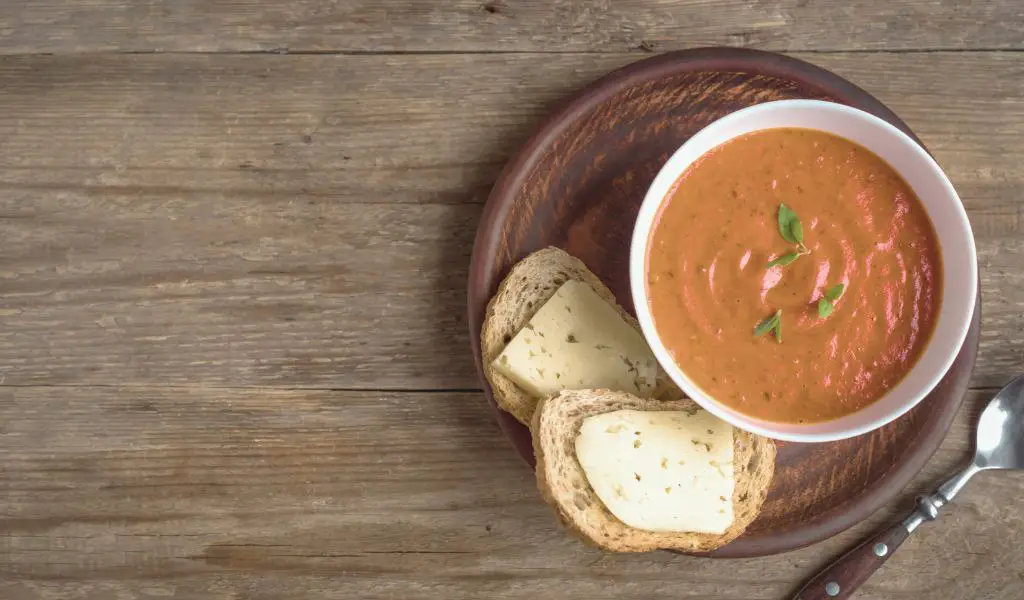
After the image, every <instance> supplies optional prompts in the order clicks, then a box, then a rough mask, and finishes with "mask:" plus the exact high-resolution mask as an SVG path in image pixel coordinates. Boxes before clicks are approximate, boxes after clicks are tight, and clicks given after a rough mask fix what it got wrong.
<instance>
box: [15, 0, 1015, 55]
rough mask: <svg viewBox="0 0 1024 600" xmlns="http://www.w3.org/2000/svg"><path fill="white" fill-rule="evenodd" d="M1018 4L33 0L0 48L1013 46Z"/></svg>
mask: <svg viewBox="0 0 1024 600" xmlns="http://www.w3.org/2000/svg"><path fill="white" fill-rule="evenodd" d="M1021 16H1022V13H1021V10H1020V6H1019V4H1017V3H1015V2H1013V1H1012V0H1003V1H998V2H989V1H985V0H969V1H965V2H933V1H929V0H911V1H904V2H882V1H880V0H858V1H857V2H852V3H851V2H843V1H842V0H817V1H814V2H809V1H808V0H754V1H749V0H682V1H680V0H616V1H614V2H612V1H609V0H601V1H599V2H579V1H577V0H554V1H547V0H453V1H449V2H436V3H430V2H410V1H409V0H376V1H375V0H347V1H343V2H337V1H329V0H296V1H293V2H277V3H268V2H265V1H263V0H210V1H201V0H188V1H180V0H147V1H145V2H106V1H102V0H85V1H76V0H37V1H34V2H30V3H16V2H9V3H5V4H4V5H3V6H0V53H25V52H97V51H112V50H116V51H128V52H152V51H157V52H238V51H249V52H251V51H277V52H285V51H306V52H308V51H320V52H322V51H347V52H415V51H432V52H437V51H458V52H481V51H482V52H494V51H502V52H510V51H515V52H523V51H530V52H565V51H587V52H623V51H630V50H632V51H635V52H637V53H643V52H650V51H662V50H674V49H680V48H686V47H693V46H701V45H713V44H714V45H717V44H727V45H731V46H746V47H756V48H762V49H770V50H781V51H788V52H793V51H799V50H898V49H914V50H917V49H928V50H938V49H979V48H987V49H1020V48H1022V47H1024V25H1022V20H1021Z"/></svg>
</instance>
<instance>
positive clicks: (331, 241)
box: [0, 53, 1024, 389]
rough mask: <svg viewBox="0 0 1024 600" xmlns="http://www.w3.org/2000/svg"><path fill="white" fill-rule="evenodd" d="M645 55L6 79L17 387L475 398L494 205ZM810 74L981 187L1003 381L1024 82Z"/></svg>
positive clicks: (859, 57)
mask: <svg viewBox="0 0 1024 600" xmlns="http://www.w3.org/2000/svg"><path fill="white" fill-rule="evenodd" d="M632 58H633V57H631V56H627V55H612V56H605V55H602V56H593V55H558V56H533V55H508V56H505V55H501V56H493V55H492V56H474V57H467V56H415V57H412V56H401V57H397V56H392V57H379V56H365V57H344V56H217V57H213V56H182V55H151V56H93V57H47V56H39V57H9V58H7V59H5V60H3V61H0V235H2V236H3V239H4V244H3V246H2V249H0V261H2V262H0V264H2V267H0V289H2V290H3V295H2V300H0V376H2V378H3V381H4V382H6V383H8V384H19V385H21V384H39V383H46V384H76V383H89V384H103V385H111V384H125V383H133V384H155V385H168V384H187V383H203V384H206V385H217V386H245V385H268V386H279V387H319V388H352V387H358V388H388V389H422V388H431V389H435V388H475V387H476V386H477V385H478V383H477V379H476V375H475V372H474V370H473V368H472V364H471V361H470V357H469V351H468V341H467V340H466V333H465V331H466V324H465V322H464V316H463V315H464V283H465V278H466V270H467V263H468V260H469V248H470V245H471V242H472V238H473V233H474V229H475V226H476V221H477V219H478V218H479V214H480V206H481V203H482V202H483V200H484V198H485V197H486V192H487V190H488V188H489V186H490V184H491V182H492V181H493V178H494V177H495V175H496V172H497V170H498V169H499V168H500V165H501V163H502V161H503V160H504V159H505V158H506V157H507V156H508V154H509V153H510V152H512V151H513V150H514V149H515V147H516V146H517V145H518V144H519V143H521V141H522V140H523V139H525V137H526V136H528V135H529V132H530V131H531V130H532V128H533V127H534V126H535V125H536V122H537V121H538V120H539V119H540V118H541V117H542V116H543V115H544V114H545V113H546V112H547V110H549V107H550V105H551V104H553V103H555V102H556V101H557V100H558V99H559V98H561V97H563V96H564V95H565V94H567V93H568V92H569V91H570V90H572V89H574V88H576V87H578V86H579V85H582V84H583V83H584V82H586V81H588V80H591V79H593V78H594V77H597V76H599V75H600V74H602V73H604V72H606V71H607V70H609V69H611V68H614V67H616V66H619V65H621V64H625V63H627V62H629V61H630V60H632ZM815 58H816V60H817V61H818V62H820V63H822V64H823V65H825V66H827V67H830V68H833V69H835V70H836V71H838V72H840V73H842V74H844V75H847V76H849V77H850V78H851V79H853V80H854V81H856V82H858V83H860V84H861V85H863V86H864V87H866V88H867V89H869V90H871V91H873V92H874V93H876V94H877V95H878V96H879V97H880V98H882V99H883V100H884V101H886V102H887V103H889V104H890V105H891V106H892V107H893V108H894V109H895V110H896V111H897V112H898V113H900V114H901V115H902V116H903V117H904V118H905V119H906V120H907V121H908V122H909V123H910V125H911V126H912V127H913V128H914V129H915V131H917V132H918V134H919V135H920V136H921V137H922V139H924V141H925V142H926V143H927V144H928V146H929V147H930V148H931V149H932V150H933V151H934V153H935V154H936V156H937V157H938V159H939V161H940V162H941V163H942V164H943V165H945V166H946V168H947V170H948V171H949V173H950V175H951V177H952V178H953V180H954V182H955V183H956V184H957V186H958V188H959V189H960V191H961V193H962V195H963V197H964V200H965V203H966V204H967V206H968V209H969V212H970V215H971V218H972V221H973V224H974V227H975V231H976V234H977V238H978V244H979V249H980V252H981V264H982V286H983V298H984V326H983V342H982V344H983V347H982V353H981V356H980V358H979V363H978V369H977V376H976V379H975V383H976V385H990V386H992V385H1000V384H1002V383H1003V382H1004V381H1005V380H1006V379H1008V378H1009V377H1010V376H1012V375H1013V374H1015V373H1016V372H1017V371H1019V370H1020V369H1021V367H1022V366H1024V336H1021V335H1019V334H1020V332H1021V331H1024V310H1022V308H1024V294H1022V291H1021V290H1024V272H1022V271H1021V268H1020V266H1021V264H1024V241H1022V237H1021V234H1022V233H1024V229H1022V228H1024V167H1022V166H1021V164H1020V162H1019V160H1018V159H1017V157H1019V156H1021V155H1024V77H1022V75H1024V65H1022V63H1021V62H1020V61H1019V60H1017V59H1016V58H1015V57H1013V56H1011V55H1009V54H1005V53H980V54H974V53H971V54H960V53H949V54H885V55H874V54H872V55H864V54H846V55H829V56H827V57H826V56H824V55H822V56H817V57H815ZM481 73H486V74H487V76H486V77H483V76H481V75H480V74H481ZM978 90H984V93H979V92H978Z"/></svg>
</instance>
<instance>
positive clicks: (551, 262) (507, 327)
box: [480, 248, 678, 426]
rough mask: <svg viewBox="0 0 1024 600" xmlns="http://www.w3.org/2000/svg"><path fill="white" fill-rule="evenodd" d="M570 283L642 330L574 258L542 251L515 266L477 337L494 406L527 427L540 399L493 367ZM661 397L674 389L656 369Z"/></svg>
mask: <svg viewBox="0 0 1024 600" xmlns="http://www.w3.org/2000/svg"><path fill="white" fill-rule="evenodd" d="M570 279H572V280H576V281H580V282H583V283H586V284H587V285H589V286H590V287H591V288H593V290H594V291H595V292H596V293H597V295H598V296H600V297H601V298H603V299H604V300H606V301H607V302H608V304H610V305H612V306H614V307H615V309H616V310H617V311H618V312H619V314H620V315H622V318H623V319H625V321H626V322H627V323H629V324H630V325H631V326H632V327H633V328H635V329H636V330H637V331H639V330H640V325H639V324H638V323H637V321H636V319H635V318H633V316H632V315H630V314H629V313H628V312H626V310H625V309H624V308H622V307H621V306H619V304H618V302H617V301H616V300H615V295H614V294H612V292H611V290H609V289H608V287H607V286H606V285H605V284H604V283H602V282H601V280H600V279H598V277H597V275H594V274H593V273H592V272H591V271H590V269H588V268H587V266H586V265H584V264H583V262H582V261H581V260H579V259H578V258H575V257H573V256H570V255H569V254H567V253H566V252H565V251H563V250H560V249H558V248H545V249H543V250H538V251H537V252H534V253H533V254H530V255H529V256H527V257H526V258H524V259H523V260H521V261H519V262H518V263H516V265H515V266H513V267H512V270H511V272H509V274H508V276H506V277H505V280H504V281H502V282H501V285H500V286H499V287H498V292H497V293H496V294H495V295H494V297H493V298H491V301H490V302H489V303H488V304H487V312H486V313H485V315H484V326H483V330H482V331H481V334H480V348H481V350H480V351H481V354H483V364H484V375H485V376H486V378H487V381H488V383H490V384H491V389H492V390H493V392H494V399H495V402H497V403H498V406H500V407H501V408H502V409H504V410H505V411H507V412H509V413H511V414H512V416H514V417H515V418H516V419H518V420H519V421H520V422H521V423H523V424H524V425H526V426H529V425H530V422H531V418H532V417H533V411H534V408H535V407H536V406H537V402H538V400H539V399H538V398H534V397H533V396H531V395H530V394H528V393H527V392H526V391H525V390H523V389H522V388H520V387H519V386H517V385H516V384H515V383H513V382H512V380H510V379H508V378H507V377H505V376H504V375H502V374H501V373H499V372H498V371H497V370H495V369H494V367H492V366H491V363H492V362H493V361H494V359H495V358H497V357H498V355H500V354H501V351H502V350H504V349H505V346H506V345H507V344H508V343H509V342H510V341H511V340H512V338H513V337H515V335H516V334H517V333H519V330H520V329H522V328H523V327H525V326H526V324H527V323H528V322H529V321H530V319H531V318H532V317H533V315H534V314H536V312H537V311H538V310H540V307H541V306H543V305H544V303H545V302H547V301H548V300H549V299H550V298H551V297H552V296H554V295H555V292H556V291H557V290H558V288H559V287H560V286H561V285H562V284H563V283H565V282H566V281H569V280H570ZM664 394H671V395H673V396H674V395H677V394H678V390H677V389H676V388H675V386H674V385H673V384H672V383H671V380H669V378H668V377H667V376H666V375H665V374H664V373H663V371H662V370H661V369H660V368H659V370H658V385H657V388H656V390H655V393H654V395H655V396H657V397H662V396H663V395H664Z"/></svg>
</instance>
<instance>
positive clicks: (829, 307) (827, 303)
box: [818, 298, 835, 319]
mask: <svg viewBox="0 0 1024 600" xmlns="http://www.w3.org/2000/svg"><path fill="white" fill-rule="evenodd" d="M834 309H835V305H833V304H832V301H831V300H829V299H828V298H822V299H821V300H818V316H819V317H821V318H822V319H824V318H825V317H827V316H829V315H831V314H832V311H833V310H834Z"/></svg>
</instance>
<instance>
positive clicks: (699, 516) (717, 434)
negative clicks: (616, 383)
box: [575, 410, 736, 534]
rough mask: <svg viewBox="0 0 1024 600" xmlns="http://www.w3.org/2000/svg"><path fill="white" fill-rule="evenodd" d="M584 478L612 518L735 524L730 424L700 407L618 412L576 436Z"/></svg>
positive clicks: (695, 527)
mask: <svg viewBox="0 0 1024 600" xmlns="http://www.w3.org/2000/svg"><path fill="white" fill-rule="evenodd" d="M575 445H576V457H577V459H578V460H579V463H580V466H582V467H583V472H584V473H585V474H586V477H587V481H588V482H589V483H590V485H591V487H592V488H594V492H595V493H596V494H597V496H598V498H599V499H600V500H601V502H602V503H604V505H605V506H606V507H607V508H608V510H609V511H610V512H611V513H612V514H613V515H615V517H616V518H617V519H619V520H620V521H622V522H623V523H625V524H626V525H629V526H630V527H634V528H636V529H643V530H647V531H671V532H693V533H713V534H721V533H724V532H725V531H726V530H727V529H728V528H729V526H730V525H732V522H733V501H732V495H733V489H734V488H735V485H736V480H735V475H734V471H733V430H732V426H731V425H729V424H728V423H725V422H724V421H722V420H720V419H718V418H717V417H715V416H714V415H712V414H711V413H709V412H707V411H705V410H695V411H692V414H691V412H688V411H638V410H618V411H614V412H609V413H604V414H599V415H594V416H590V417H587V418H586V419H584V420H583V422H582V424H581V425H580V430H579V434H578V435H577V437H576V442H575Z"/></svg>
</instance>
